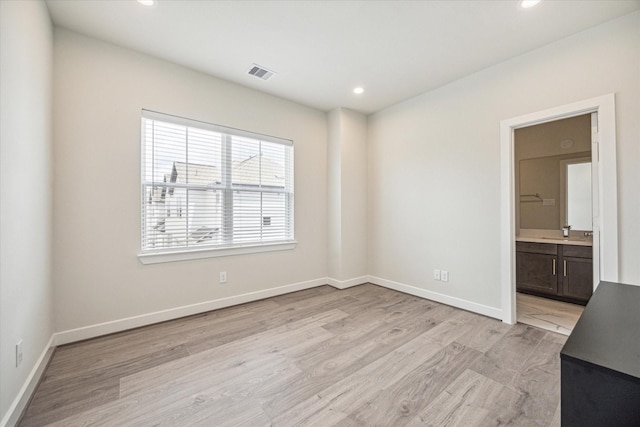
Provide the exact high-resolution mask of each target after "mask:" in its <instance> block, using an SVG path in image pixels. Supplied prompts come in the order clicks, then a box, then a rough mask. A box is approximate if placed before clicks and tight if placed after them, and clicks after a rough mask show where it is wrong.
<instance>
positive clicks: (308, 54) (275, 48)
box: [46, 0, 640, 114]
mask: <svg viewBox="0 0 640 427" xmlns="http://www.w3.org/2000/svg"><path fill="white" fill-rule="evenodd" d="M46 3H47V6H48V8H49V11H50V13H51V17H52V20H53V22H54V24H55V25H57V26H60V27H65V28H68V29H70V30H73V31H77V32H79V33H83V34H87V35H90V36H93V37H96V38H99V39H102V40H106V41H108V42H111V43H114V44H117V45H120V46H124V47H128V48H131V49H134V50H138V51H141V52H145V53H148V54H150V55H154V56H156V57H159V58H163V59H165V60H168V61H171V62H174V63H178V64H182V65H185V66H187V67H191V68H194V69H196V70H199V71H202V72H205V73H208V74H211V75H213V76H216V77H219V78H222V79H225V80H229V81H232V82H235V83H238V84H241V85H243V86H248V87H251V88H254V89H257V90H260V91H263V92H267V93H270V94H273V95H276V96H280V97H283V98H286V99H290V100H293V101H296V102H299V103H301V104H305V105H308V106H311V107H314V108H318V109H320V110H324V111H329V110H332V109H334V108H337V107H347V108H351V109H354V110H356V111H360V112H362V113H365V114H369V113H372V112H375V111H378V110H380V109H383V108H385V107H388V106H390V105H393V104H395V103H398V102H400V101H403V100H405V99H408V98H411V97H414V96H416V95H418V94H420V93H423V92H426V91H429V90H432V89H435V88H437V87H439V86H442V85H445V84H447V83H449V82H451V81H453V80H456V79H458V78H461V77H463V76H465V75H469V74H471V73H474V72H476V71H479V70H481V69H483V68H486V67H489V66H491V65H494V64H497V63H499V62H501V61H504V60H506V59H509V58H512V57H514V56H517V55H520V54H523V53H525V52H527V51H530V50H532V49H535V48H537V47H540V46H543V45H545V44H548V43H551V42H553V41H555V40H558V39H561V38H563V37H566V36H569V35H571V34H574V33H576V32H579V31H582V30H584V29H587V28H589V27H592V26H595V25H598V24H600V23H603V22H605V21H608V20H611V19H613V18H616V17H618V16H621V15H624V14H627V13H630V12H633V11H634V10H638V9H640V0H635V1H615V0H605V1H584V0H578V1H570V0H564V1H558V0H555V1H553V0H543V1H542V2H541V3H540V4H538V5H537V6H535V7H533V8H531V9H523V8H522V7H520V5H519V1H516V0H505V1H484V0H473V1H203V0H158V1H157V4H156V5H155V6H153V7H145V6H142V5H141V4H139V3H138V2H136V1H135V0H123V1H113V0H93V1H79V0H77V1H69V0H47V2H46ZM252 63H257V64H260V65H262V66H264V67H266V68H268V69H271V70H273V71H275V72H276V73H277V74H276V75H275V76H274V77H273V78H272V79H270V80H268V81H263V80H260V79H258V78H256V77H253V76H249V75H248V74H247V70H248V69H249V68H250V66H251V64H252ZM356 86H362V87H363V88H364V89H365V92H364V93H363V94H361V95H355V94H354V93H353V88H354V87H356Z"/></svg>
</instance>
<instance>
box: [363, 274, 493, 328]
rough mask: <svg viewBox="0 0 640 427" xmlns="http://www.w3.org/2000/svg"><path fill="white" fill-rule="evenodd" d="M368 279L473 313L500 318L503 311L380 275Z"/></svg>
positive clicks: (379, 284)
mask: <svg viewBox="0 0 640 427" xmlns="http://www.w3.org/2000/svg"><path fill="white" fill-rule="evenodd" d="M368 281H369V282H370V283H373V284H374V285H378V286H383V287H385V288H389V289H393V290H396V291H400V292H404V293H406V294H410V295H414V296H417V297H421V298H426V299H429V300H432V301H436V302H441V303H443V304H447V305H450V306H452V307H457V308H461V309H463V310H467V311H472V312H474V313H478V314H482V315H484V316H488V317H493V318H495V319H499V320H502V315H503V313H502V310H501V309H499V308H494V307H489V306H487V305H483V304H478V303H475V302H471V301H467V300H464V299H461V298H456V297H452V296H449V295H444V294H441V293H438V292H433V291H428V290H426V289H422V288H417V287H415V286H410V285H405V284H403V283H398V282H394V281H391V280H387V279H382V278H380V277H375V276H369V280H368Z"/></svg>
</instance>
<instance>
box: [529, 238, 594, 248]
mask: <svg viewBox="0 0 640 427" xmlns="http://www.w3.org/2000/svg"><path fill="white" fill-rule="evenodd" d="M516 242H531V243H552V244H556V245H576V246H593V240H591V239H585V238H576V237H571V238H568V237H565V238H562V237H539V236H536V237H532V236H516Z"/></svg>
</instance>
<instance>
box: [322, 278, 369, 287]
mask: <svg viewBox="0 0 640 427" xmlns="http://www.w3.org/2000/svg"><path fill="white" fill-rule="evenodd" d="M368 281H369V276H360V277H354V278H353V279H347V280H338V279H334V278H332V277H329V278H327V283H328V284H329V285H331V286H333V287H334V288H336V289H347V288H351V287H353V286H358V285H363V284H365V283H367V282H368Z"/></svg>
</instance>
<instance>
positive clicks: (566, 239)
mask: <svg viewBox="0 0 640 427" xmlns="http://www.w3.org/2000/svg"><path fill="white" fill-rule="evenodd" d="M541 239H545V240H562V241H563V242H568V241H570V240H571V241H573V242H585V241H586V240H587V239H584V238H582V237H541Z"/></svg>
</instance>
